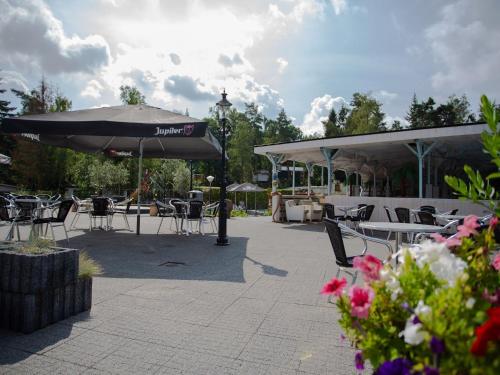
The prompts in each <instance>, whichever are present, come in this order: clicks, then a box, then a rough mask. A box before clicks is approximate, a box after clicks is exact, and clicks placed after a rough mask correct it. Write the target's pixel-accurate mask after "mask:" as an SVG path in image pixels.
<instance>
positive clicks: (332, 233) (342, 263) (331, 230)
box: [324, 218, 392, 284]
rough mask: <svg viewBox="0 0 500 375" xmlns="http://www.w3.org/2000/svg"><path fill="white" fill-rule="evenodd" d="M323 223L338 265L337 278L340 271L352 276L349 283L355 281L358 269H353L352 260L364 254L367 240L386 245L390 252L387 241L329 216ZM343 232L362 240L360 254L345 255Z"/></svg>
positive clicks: (389, 245) (390, 248)
mask: <svg viewBox="0 0 500 375" xmlns="http://www.w3.org/2000/svg"><path fill="white" fill-rule="evenodd" d="M324 223H325V226H326V231H327V232H328V237H329V238H330V243H331V244H332V248H333V253H334V255H335V263H336V264H337V266H338V267H339V269H338V271H337V274H336V277H337V278H338V277H339V275H340V272H341V271H342V272H345V273H347V274H348V275H350V276H351V277H352V282H351V284H354V283H355V282H356V278H357V276H358V271H357V270H354V269H353V261H354V258H355V257H359V256H364V255H365V254H366V252H367V251H368V243H367V242H368V241H370V242H375V243H379V244H382V245H384V246H386V247H387V250H388V252H389V255H391V254H392V246H391V244H390V242H389V241H386V240H382V239H379V238H374V237H369V236H366V235H364V234H361V233H359V232H357V231H355V230H353V229H351V228H349V227H347V226H345V225H342V224H339V223H338V222H336V221H335V220H332V219H329V218H325V220H324ZM343 234H349V235H352V236H354V237H357V238H360V239H361V240H362V241H363V243H364V248H363V250H362V251H361V253H360V254H358V255H355V256H347V253H346V250H345V246H344V239H343V237H342V235H343Z"/></svg>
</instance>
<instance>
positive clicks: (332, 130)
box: [323, 108, 344, 137]
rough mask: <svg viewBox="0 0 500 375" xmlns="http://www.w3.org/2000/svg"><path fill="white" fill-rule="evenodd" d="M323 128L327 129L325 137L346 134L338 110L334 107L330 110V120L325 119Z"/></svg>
mask: <svg viewBox="0 0 500 375" xmlns="http://www.w3.org/2000/svg"><path fill="white" fill-rule="evenodd" d="M323 128H324V129H325V137H338V136H339V135H342V134H344V129H343V128H342V126H341V125H340V121H339V118H338V117H337V112H335V109H334V108H332V110H331V111H330V114H329V115H328V120H326V121H323Z"/></svg>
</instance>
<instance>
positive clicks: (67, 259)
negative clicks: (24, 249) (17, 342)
mask: <svg viewBox="0 0 500 375" xmlns="http://www.w3.org/2000/svg"><path fill="white" fill-rule="evenodd" d="M78 270H79V250H76V249H63V248H54V252H53V253H49V254H20V253H15V252H13V251H9V250H0V275H1V277H0V327H1V328H6V329H10V330H13V331H18V332H23V333H30V332H33V331H35V330H37V329H40V328H43V327H45V326H47V325H49V324H52V323H55V322H58V321H60V320H62V319H66V318H68V317H69V316H71V315H75V314H78V313H80V312H82V311H86V310H90V307H91V303H92V279H91V278H87V279H83V278H79V277H78Z"/></svg>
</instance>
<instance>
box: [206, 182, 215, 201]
mask: <svg viewBox="0 0 500 375" xmlns="http://www.w3.org/2000/svg"><path fill="white" fill-rule="evenodd" d="M214 178H215V177H214V176H207V181H208V183H209V184H210V187H209V188H208V204H211V203H212V182H213V181H214Z"/></svg>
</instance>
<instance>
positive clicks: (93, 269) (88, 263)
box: [78, 251, 102, 278]
mask: <svg viewBox="0 0 500 375" xmlns="http://www.w3.org/2000/svg"><path fill="white" fill-rule="evenodd" d="M101 274H102V267H101V265H100V264H99V263H97V262H96V261H95V260H94V259H92V258H91V257H89V256H88V254H87V253H86V252H84V251H81V252H80V268H79V270H78V277H82V278H90V277H93V276H98V275H101Z"/></svg>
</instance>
